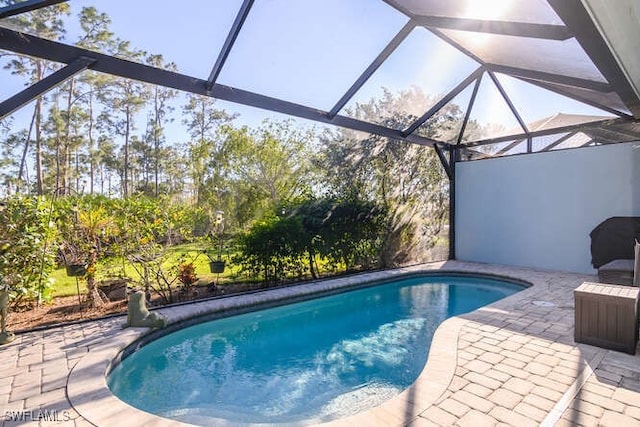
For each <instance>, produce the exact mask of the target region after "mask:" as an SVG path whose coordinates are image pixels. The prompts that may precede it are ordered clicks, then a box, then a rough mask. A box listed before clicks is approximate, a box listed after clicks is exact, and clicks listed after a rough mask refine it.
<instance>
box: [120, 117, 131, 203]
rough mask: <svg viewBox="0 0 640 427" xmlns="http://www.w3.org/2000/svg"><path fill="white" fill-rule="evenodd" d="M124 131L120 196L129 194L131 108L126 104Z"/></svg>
mask: <svg viewBox="0 0 640 427" xmlns="http://www.w3.org/2000/svg"><path fill="white" fill-rule="evenodd" d="M125 115H126V119H125V131H124V132H125V133H124V173H123V180H124V182H123V183H122V196H123V197H128V196H129V126H130V121H131V109H130V108H129V106H128V105H127V107H126V109H125Z"/></svg>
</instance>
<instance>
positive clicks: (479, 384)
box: [0, 262, 640, 427]
mask: <svg viewBox="0 0 640 427" xmlns="http://www.w3.org/2000/svg"><path fill="white" fill-rule="evenodd" d="M421 270H443V271H469V272H479V273H486V274H497V275H503V276H508V277H512V278H518V279H521V280H526V281H528V282H530V283H532V284H533V286H532V287H531V288H529V289H527V290H525V291H522V292H519V293H518V294H515V295H513V296H511V297H508V298H506V299H504V300H501V301H498V302H496V303H494V304H492V305H490V306H487V307H484V308H481V309H479V310H477V311H475V312H472V313H469V314H466V315H463V316H459V317H456V318H451V319H448V320H447V321H445V322H444V323H443V324H442V325H441V326H440V327H439V328H438V331H437V332H436V335H435V337H434V341H433V344H432V347H431V351H430V355H429V360H428V362H427V366H426V367H425V370H424V371H423V373H422V374H421V375H420V377H419V378H418V380H417V381H416V382H415V383H414V384H413V385H412V386H411V387H410V388H409V389H407V390H405V391H404V392H403V393H401V394H400V395H399V396H397V397H396V398H394V399H391V400H390V401H387V402H385V403H384V404H382V405H380V406H378V407H376V408H373V409H371V410H369V411H366V412H363V413H360V414H357V415H354V416H352V417H349V418H346V419H342V420H337V421H334V422H332V423H331V424H333V425H335V426H349V427H353V426H359V425H367V426H372V425H384V426H389V425H412V426H432V425H459V426H474V427H475V426H493V425H512V426H518V427H524V426H530V425H531V426H535V425H545V426H552V425H557V426H568V425H571V426H574V425H586V426H596V425H603V426H609V425H611V426H616V427H627V426H634V425H637V426H640V352H638V354H639V355H636V356H630V355H626V354H622V353H618V352H613V351H608V350H604V349H600V348H597V347H592V346H588V345H583V344H576V343H575V342H574V341H573V324H574V311H573V292H572V291H573V289H575V288H576V287H578V286H579V285H580V284H581V283H582V282H583V281H594V277H593V276H586V275H577V274H567V273H557V272H546V271H537V270H531V269H524V268H515V267H502V266H493V265H486V264H472V263H463V262H446V263H435V264H429V265H422V266H414V267H407V268H402V269H396V270H390V271H385V272H377V273H372V274H368V275H366V276H364V277H363V276H359V277H350V278H341V279H335V280H329V281H323V282H321V283H319V284H310V285H303V286H301V287H297V288H286V289H277V290H275V291H273V292H270V293H269V294H263V293H259V294H253V295H249V296H245V297H242V298H235V297H234V298H225V299H220V300H214V301H209V302H204V303H198V304H192V305H185V306H180V307H173V308H168V309H163V310H161V311H162V312H163V313H165V314H167V315H168V316H169V319H170V322H176V321H179V320H181V319H184V318H188V317H190V316H192V315H193V314H194V313H204V312H207V311H210V310H213V309H226V308H229V307H231V306H232V305H234V304H238V303H241V304H256V303H258V302H260V301H262V300H264V299H274V298H282V297H284V296H287V295H290V294H291V293H292V292H302V293H306V292H313V291H315V290H316V289H317V288H318V287H322V288H325V289H333V288H337V287H342V286H345V285H348V284H352V283H354V282H355V281H360V280H371V279H380V278H388V277H393V276H397V275H400V274H404V273H407V272H417V271H421ZM239 301H240V302H239ZM123 322H124V319H123V318H122V317H118V318H111V319H107V320H98V321H93V322H89V323H83V324H77V325H70V326H64V327H58V328H53V329H49V330H46V331H40V332H30V333H24V334H20V335H19V336H18V337H17V339H16V341H15V342H13V343H11V344H8V345H4V346H1V347H0V416H2V420H1V423H2V425H3V426H12V425H44V426H47V425H64V426H72V425H78V426H86V425H99V426H109V425H118V426H129V425H176V424H178V423H176V422H174V421H169V420H165V419H162V418H159V417H155V416H152V415H149V414H146V413H144V412H141V411H138V410H136V409H134V408H131V407H130V406H128V405H126V404H124V403H123V402H121V401H119V400H118V399H117V398H115V397H114V396H113V395H112V394H111V393H110V392H109V390H108V389H107V388H106V382H105V372H106V369H107V368H108V366H109V363H110V361H111V360H112V359H113V357H114V356H115V355H116V354H117V353H118V352H119V351H120V350H121V349H122V348H124V347H125V346H126V345H128V344H129V343H131V342H133V341H134V340H135V339H137V338H138V337H140V336H141V335H143V334H145V333H146V332H147V331H146V330H145V329H131V328H129V329H124V330H123V329H122V324H123ZM13 416H22V417H23V419H22V420H18V421H14V420H10V418H12V417H13ZM38 418H40V419H39V420H38ZM52 419H56V420H57V421H53V420H52Z"/></svg>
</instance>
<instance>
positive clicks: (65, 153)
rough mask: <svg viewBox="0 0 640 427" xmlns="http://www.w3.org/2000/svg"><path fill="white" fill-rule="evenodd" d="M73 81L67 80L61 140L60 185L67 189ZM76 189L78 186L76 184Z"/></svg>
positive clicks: (69, 166) (69, 165)
mask: <svg viewBox="0 0 640 427" xmlns="http://www.w3.org/2000/svg"><path fill="white" fill-rule="evenodd" d="M73 82H74V79H73V78H71V79H70V80H69V91H68V92H67V117H66V123H65V124H64V138H63V141H62V147H63V151H62V152H63V159H64V167H63V168H62V186H63V187H64V188H65V189H67V188H70V187H71V181H70V178H71V177H70V173H69V172H70V170H71V164H72V161H71V106H72V104H73V86H74V85H73ZM76 191H78V188H77V186H76Z"/></svg>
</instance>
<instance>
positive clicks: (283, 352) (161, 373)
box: [108, 275, 523, 425]
mask: <svg viewBox="0 0 640 427" xmlns="http://www.w3.org/2000/svg"><path fill="white" fill-rule="evenodd" d="M521 289H523V287H522V286H520V285H515V284H512V283H509V282H504V281H497V280H493V279H486V278H476V277H468V276H442V275H439V276H421V277H411V278H405V279H399V280H396V281H393V282H389V283H386V284H381V285H379V286H372V287H367V288H364V289H359V290H355V291H350V292H347V293H342V294H338V295H333V296H328V297H322V298H318V299H314V300H310V301H305V302H301V303H295V304H290V305H285V306H281V307H277V308H270V309H265V310H260V311H256V312H251V313H246V314H242V315H237V316H233V317H228V318H224V319H218V320H215V321H211V322H206V323H201V324H198V325H194V326H191V327H188V328H185V329H182V330H179V331H176V332H174V333H171V334H168V335H166V336H163V337H161V338H159V339H157V340H155V341H152V342H150V343H149V344H147V345H146V346H144V347H142V348H141V349H139V350H138V351H135V352H134V353H132V354H131V355H130V356H129V357H127V358H125V359H124V360H122V362H121V363H120V364H118V365H117V366H115V368H114V369H113V370H112V372H111V373H110V375H109V377H108V385H109V387H110V389H111V390H112V392H113V393H114V394H115V395H116V396H118V397H119V398H120V399H122V400H124V401H125V402H127V403H129V404H130V405H132V406H134V407H137V408H139V409H142V410H144V411H148V412H151V413H154V414H157V415H160V416H163V417H167V418H171V419H175V420H180V421H184V422H191V423H194V424H199V425H217V424H222V423H225V422H226V423H229V422H233V423H287V422H292V423H297V424H303V423H307V422H319V421H321V420H328V419H333V418H338V417H343V416H348V415H351V414H354V413H357V412H359V411H362V410H365V409H368V408H371V407H373V406H376V405H378V404H380V403H382V402H383V401H385V400H387V399H389V398H391V397H393V396H395V395H396V394H398V393H400V392H401V391H402V390H403V389H404V388H406V387H408V386H409V385H410V384H411V383H412V382H413V381H415V379H416V378H417V377H418V375H419V374H420V372H421V371H422V369H423V368H424V366H425V363H426V360H427V355H428V351H429V345H430V343H431V338H432V336H433V333H434V332H435V330H436V328H437V327H438V325H439V324H440V323H441V322H442V321H443V320H445V319H446V318H448V317H451V316H454V315H457V314H461V313H464V312H468V311H471V310H474V309H476V308H478V307H481V306H483V305H486V304H489V303H491V302H493V301H496V300H498V299H501V298H503V297H506V296H508V295H510V294H513V293H515V292H517V291H519V290H521Z"/></svg>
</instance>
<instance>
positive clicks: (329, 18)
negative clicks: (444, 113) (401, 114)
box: [0, 0, 602, 142]
mask: <svg viewBox="0 0 640 427" xmlns="http://www.w3.org/2000/svg"><path fill="white" fill-rule="evenodd" d="M484 1H485V2H487V1H494V0H484ZM241 3H242V1H241V0H215V1H211V0H182V1H181V2H179V3H175V2H158V1H157V0H135V1H132V0H108V1H89V0H71V1H69V5H70V6H71V10H72V15H74V16H75V15H77V13H78V12H79V11H80V10H81V8H82V7H83V6H95V7H96V8H97V9H98V10H99V11H100V12H106V13H107V14H108V15H109V16H110V17H111V19H112V25H111V29H112V31H113V32H114V33H115V34H116V35H117V36H118V37H121V38H122V39H124V40H129V41H131V43H132V46H133V47H135V48H138V49H142V50H145V51H147V52H149V53H156V54H157V53H161V54H163V55H164V58H165V60H166V61H172V62H175V63H176V64H177V66H178V69H179V71H180V72H181V73H183V74H187V75H190V76H195V77H199V78H202V79H207V78H208V76H209V73H210V71H211V68H212V66H213V64H214V63H215V60H216V58H217V54H218V52H219V50H220V48H221V47H222V45H223V43H224V40H225V38H226V36H227V33H228V31H229V29H230V27H231V25H232V22H233V20H234V18H235V15H236V13H237V11H238V9H239V8H240V5H241ZM476 3H477V1H476ZM178 8H179V9H178ZM407 20H408V19H407V17H406V16H404V15H402V14H401V13H399V12H397V11H396V10H395V9H393V8H391V7H390V6H388V5H387V4H386V3H385V2H383V1H371V0H349V1H344V0H305V1H300V0H258V1H256V2H255V3H254V6H253V8H252V9H251V11H250V13H249V16H248V18H247V21H246V23H245V25H244V27H243V30H242V32H241V33H240V35H239V37H238V39H237V41H236V44H235V45H234V48H233V50H232V52H231V55H230V56H229V59H228V60H227V63H226V65H225V67H224V69H223V71H222V72H221V74H220V76H219V79H218V83H220V84H225V85H230V86H233V87H237V88H240V89H245V90H249V91H253V92H257V93H261V94H264V95H267V96H272V97H276V98H280V99H284V100H287V101H291V102H295V103H300V104H303V105H307V106H310V107H314V108H319V109H322V110H325V111H328V110H330V109H331V108H332V106H333V105H334V104H335V103H336V102H337V101H338V100H339V99H340V97H341V96H342V95H343V94H344V92H346V90H347V89H348V88H349V87H350V86H351V84H353V82H354V81H355V80H356V79H357V78H358V76H359V75H360V74H361V73H362V71H364V69H366V67H367V66H368V65H369V64H370V63H371V61H372V60H373V59H374V58H375V57H376V56H377V55H378V53H379V52H380V51H381V50H382V49H383V48H384V46H385V45H386V44H387V43H388V42H389V40H391V39H392V38H393V36H394V35H395V34H396V33H397V32H398V31H399V30H400V28H402V26H403V25H404V24H405V23H406V22H407ZM68 29H69V30H68V34H67V38H66V41H67V42H74V41H75V40H76V39H77V36H78V33H79V26H78V25H77V23H74V20H73V19H70V20H69V24H68ZM477 67H478V64H477V63H475V62H474V61H473V60H471V59H470V58H468V57H466V56H465V55H463V54H461V53H460V52H459V51H457V50H456V49H454V48H453V47H451V46H449V45H448V44H446V43H444V42H442V41H441V40H440V39H438V38H437V37H436V36H434V35H433V34H431V33H430V32H428V31H427V30H425V29H424V28H416V29H415V30H414V31H413V32H412V33H411V34H410V35H409V36H408V37H407V39H406V40H405V41H404V42H403V44H402V45H401V46H400V47H399V48H398V49H397V50H396V51H395V52H394V53H393V54H392V55H391V57H390V58H389V59H388V60H387V61H386V62H385V63H384V64H383V65H382V66H381V67H380V69H379V70H378V71H377V72H376V73H375V74H374V75H373V76H372V77H371V79H370V80H369V81H368V82H367V83H366V84H365V85H364V86H363V87H362V89H361V90H360V91H359V92H358V93H357V94H356V95H355V96H354V98H353V99H352V100H351V101H350V102H349V103H348V104H347V108H348V107H353V106H354V105H355V103H357V102H366V101H368V100H369V99H371V98H372V97H376V96H377V95H379V94H380V93H381V90H382V87H386V88H388V89H390V90H391V91H392V92H397V91H399V90H403V89H409V88H410V87H411V86H417V87H419V88H421V89H422V90H424V91H425V92H426V93H432V94H440V95H442V94H445V93H447V92H448V91H449V90H450V89H452V88H453V87H455V86H456V85H457V84H458V83H459V82H460V81H462V80H463V79H464V78H465V77H466V76H468V75H469V74H470V73H471V72H472V71H473V70H475V69H476V68H477ZM0 76H2V81H3V84H2V85H0V97H1V98H2V99H4V98H6V97H8V96H10V95H12V94H14V93H16V92H17V91H19V90H20V89H21V87H22V82H21V81H20V80H19V79H16V78H12V77H11V76H9V74H8V72H7V71H6V70H0ZM501 81H502V82H503V84H504V85H505V87H508V88H509V90H510V91H512V92H513V93H514V95H515V96H514V100H513V101H514V104H516V107H518V108H522V109H523V111H525V112H526V117H523V119H524V120H525V122H529V121H533V120H537V119H540V118H542V117H546V116H549V115H552V114H553V113H555V112H557V111H560V110H566V111H569V112H572V113H580V114H596V115H601V114H602V112H599V111H598V110H595V109H593V108H590V107H586V106H582V105H580V104H578V106H576V103H575V102H574V101H567V100H566V99H565V98H563V97H560V96H557V95H551V96H552V101H551V102H550V101H549V98H548V97H549V92H547V91H544V90H542V89H538V88H536V89H535V90H533V89H531V87H528V85H527V84H526V83H522V82H520V81H517V80H515V79H509V78H506V77H505V78H503V79H502V80H501ZM468 92H469V91H467V94H462V95H461V97H460V102H461V103H462V104H465V105H466V102H467V99H468V98H469V94H468ZM480 94H481V95H480V96H479V97H478V105H479V106H482V108H476V109H474V111H473V112H472V115H471V117H472V119H475V120H478V121H479V122H480V123H484V124H486V123H489V122H492V123H499V124H501V125H502V126H503V127H504V128H507V129H511V128H513V127H514V125H515V126H517V122H516V121H515V118H514V117H513V115H512V114H511V113H510V111H509V109H508V107H507V106H506V104H505V103H504V100H502V98H501V96H500V95H499V93H498V92H497V90H496V89H495V87H494V86H493V84H492V83H491V82H490V81H489V79H488V78H485V79H483V83H482V86H481V89H480ZM465 96H466V98H465ZM183 99H184V95H182V97H181V98H180V99H177V100H176V101H175V104H174V105H175V106H176V111H175V113H174V115H176V117H177V119H176V120H175V121H174V122H173V123H172V124H171V125H170V126H169V128H168V129H167V132H166V133H167V140H168V141H169V142H186V140H188V137H187V136H186V131H185V129H184V128H183V126H182V125H181V124H180V119H179V117H178V115H177V114H176V113H179V112H180V108H179V105H180V104H181V103H183ZM430 106H431V105H424V106H415V108H416V110H417V111H422V112H424V111H426V110H428V108H429V107H430ZM218 107H220V108H224V109H226V110H227V111H228V112H231V113H238V114H239V117H238V119H236V122H235V123H236V124H239V125H245V124H246V125H249V126H257V125H259V124H260V122H261V121H262V120H263V119H265V118H275V119H284V118H286V117H285V116H283V115H279V114H277V113H272V112H266V111H263V110H258V109H254V108H251V107H244V106H241V105H237V104H231V103H227V102H224V101H218ZM29 110H30V109H29V108H28V107H26V108H23V109H22V111H19V112H18V113H16V114H15V123H16V124H17V123H25V122H28V118H29V117H30V116H29V114H30V112H29ZM342 114H346V113H345V112H344V111H343V112H342ZM523 115H524V114H523ZM145 121H146V116H145V115H144V113H143V115H142V116H141V117H139V118H138V123H137V126H138V131H139V132H143V131H144V123H145ZM301 123H305V122H304V121H301ZM306 123H309V122H306ZM27 124H28V123H27Z"/></svg>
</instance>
